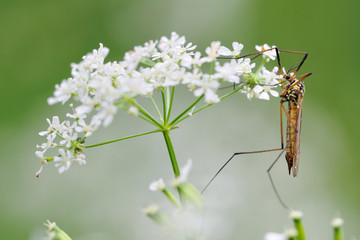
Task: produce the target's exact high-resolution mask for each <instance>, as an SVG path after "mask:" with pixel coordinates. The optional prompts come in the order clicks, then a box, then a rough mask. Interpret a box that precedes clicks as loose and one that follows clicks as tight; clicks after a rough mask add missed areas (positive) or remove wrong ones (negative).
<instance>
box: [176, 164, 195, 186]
mask: <svg viewBox="0 0 360 240" xmlns="http://www.w3.org/2000/svg"><path fill="white" fill-rule="evenodd" d="M191 167H192V160H191V159H188V161H187V162H186V164H185V166H184V167H182V168H181V169H180V176H178V177H177V178H175V180H174V181H173V183H172V185H173V186H174V187H177V186H178V185H179V184H180V183H183V182H186V181H187V178H188V176H189V173H190V170H191Z"/></svg>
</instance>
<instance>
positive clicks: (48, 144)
mask: <svg viewBox="0 0 360 240" xmlns="http://www.w3.org/2000/svg"><path fill="white" fill-rule="evenodd" d="M55 137H56V132H53V133H51V134H49V135H47V137H46V139H47V142H46V143H42V144H41V145H36V147H37V148H41V149H43V152H45V151H46V150H47V149H48V148H54V147H56V145H57V144H56V143H54V139H55Z"/></svg>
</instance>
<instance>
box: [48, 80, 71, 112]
mask: <svg viewBox="0 0 360 240" xmlns="http://www.w3.org/2000/svg"><path fill="white" fill-rule="evenodd" d="M75 82H76V81H75V80H74V79H73V78H69V79H67V80H63V81H62V82H61V83H60V85H58V84H56V85H55V92H54V97H50V98H48V104H49V105H53V104H55V103H58V102H61V103H62V104H64V103H65V102H66V101H68V100H69V99H70V97H71V96H72V94H73V93H74V92H75V91H76V88H75V86H76V84H75Z"/></svg>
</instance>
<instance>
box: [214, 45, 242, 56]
mask: <svg viewBox="0 0 360 240" xmlns="http://www.w3.org/2000/svg"><path fill="white" fill-rule="evenodd" d="M232 47H233V49H234V50H233V51H231V50H230V49H228V48H227V47H224V46H221V47H220V48H219V54H220V55H222V56H234V57H235V56H238V55H239V54H240V51H241V50H242V49H243V47H244V45H242V44H241V43H238V42H233V43H232Z"/></svg>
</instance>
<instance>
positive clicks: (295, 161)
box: [292, 91, 304, 177]
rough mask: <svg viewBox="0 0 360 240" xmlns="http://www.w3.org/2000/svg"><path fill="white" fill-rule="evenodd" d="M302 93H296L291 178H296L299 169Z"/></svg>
mask: <svg viewBox="0 0 360 240" xmlns="http://www.w3.org/2000/svg"><path fill="white" fill-rule="evenodd" d="M303 97H304V95H303V93H302V92H301V91H299V93H298V102H297V108H298V109H297V117H296V123H295V125H296V128H297V130H298V132H297V133H296V136H295V144H294V159H293V169H292V171H293V176H294V177H296V175H297V172H298V169H299V159H300V132H301V119H302V102H303Z"/></svg>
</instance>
